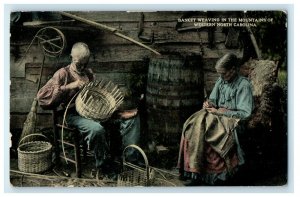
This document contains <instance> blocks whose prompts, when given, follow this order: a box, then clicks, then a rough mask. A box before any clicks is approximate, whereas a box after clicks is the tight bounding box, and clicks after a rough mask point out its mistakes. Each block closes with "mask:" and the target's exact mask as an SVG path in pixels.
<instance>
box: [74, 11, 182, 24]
mask: <svg viewBox="0 0 300 197" xmlns="http://www.w3.org/2000/svg"><path fill="white" fill-rule="evenodd" d="M70 13H72V14H75V15H77V16H80V17H84V18H86V19H89V20H93V21H97V22H109V21H120V22H133V21H134V22H138V21H139V20H140V13H141V12H134V11H133V12H125V11H124V12H123V11H107V12H104V11H100V12H97V11H95V12H94V11H93V12H70ZM143 13H144V16H145V17H144V18H145V21H174V20H176V21H177V19H178V18H180V17H181V16H182V15H183V13H184V12H182V11H178V12H173V11H172V12H171V11H151V12H146V11H145V12H143Z"/></svg>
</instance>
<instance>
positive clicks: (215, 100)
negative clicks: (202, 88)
mask: <svg viewBox="0 0 300 197" xmlns="http://www.w3.org/2000/svg"><path fill="white" fill-rule="evenodd" d="M220 83H221V79H220V78H219V79H218V80H217V82H216V84H215V86H214V88H213V90H212V91H211V93H210V95H209V101H210V102H212V103H213V104H214V105H215V106H218V98H219V86H220Z"/></svg>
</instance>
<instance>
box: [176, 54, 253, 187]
mask: <svg viewBox="0 0 300 197" xmlns="http://www.w3.org/2000/svg"><path fill="white" fill-rule="evenodd" d="M237 62H238V61H237V57H236V56H235V55H234V54H231V53H229V54H226V55H224V56H223V57H222V58H220V59H219V61H218V62H217V64H216V66H215V68H216V71H217V73H218V74H219V75H220V77H219V79H218V80H217V82H216V84H215V86H214V88H213V90H212V92H211V94H210V96H209V100H207V101H205V102H204V103H203V109H202V110H200V111H198V112H196V113H194V114H193V115H192V116H190V117H189V118H188V119H187V120H186V122H185V124H184V126H183V132H182V137H181V143H180V151H179V158H178V168H179V170H180V175H181V178H190V179H191V180H192V181H191V183H190V185H199V184H201V182H204V184H209V185H215V184H216V183H217V182H219V181H226V180H228V179H229V178H230V177H232V175H233V174H234V173H235V172H236V171H237V169H238V166H239V165H242V164H243V163H244V159H243V152H242V150H241V147H240V145H239V141H238V134H240V133H241V132H243V129H242V123H243V122H244V120H247V119H248V118H249V117H250V115H251V113H252V110H253V96H252V88H251V84H250V82H249V81H248V80H247V79H246V78H244V77H242V76H240V75H239V74H238V64H237Z"/></svg>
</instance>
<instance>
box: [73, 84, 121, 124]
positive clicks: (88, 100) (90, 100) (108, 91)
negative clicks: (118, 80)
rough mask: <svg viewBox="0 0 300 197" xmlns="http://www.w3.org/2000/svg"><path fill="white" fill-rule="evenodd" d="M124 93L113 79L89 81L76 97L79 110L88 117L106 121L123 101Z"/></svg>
mask: <svg viewBox="0 0 300 197" xmlns="http://www.w3.org/2000/svg"><path fill="white" fill-rule="evenodd" d="M123 98H124V96H123V94H122V92H121V91H120V90H119V89H118V86H116V85H114V84H113V83H112V82H111V81H104V80H102V81H94V82H90V83H88V84H87V85H86V86H85V87H84V88H83V89H82V90H81V92H80V93H79V95H78V96H77V98H76V101H75V105H76V110H77V112H78V113H79V114H80V115H81V116H83V117H85V118H88V119H94V120H99V121H105V120H107V119H108V118H110V117H111V115H112V114H113V112H114V111H115V110H116V109H117V108H118V107H119V106H120V105H121V103H122V102H123Z"/></svg>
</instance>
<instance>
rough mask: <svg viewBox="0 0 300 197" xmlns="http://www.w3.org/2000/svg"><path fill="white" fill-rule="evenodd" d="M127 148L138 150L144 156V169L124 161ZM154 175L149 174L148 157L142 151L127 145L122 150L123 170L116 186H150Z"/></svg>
mask: <svg viewBox="0 0 300 197" xmlns="http://www.w3.org/2000/svg"><path fill="white" fill-rule="evenodd" d="M129 148H134V149H136V150H138V151H139V152H140V153H141V155H142V156H143V158H144V162H145V169H144V168H141V167H139V166H136V165H134V164H132V163H129V162H127V161H126V156H125V155H126V151H127V150H128V149H129ZM153 178H154V175H153V174H152V175H150V168H149V163H148V159H147V157H146V154H145V153H144V151H143V150H142V149H141V148H140V147H138V146H136V145H129V146H127V147H126V148H125V149H124V151H123V172H121V173H120V174H119V176H118V180H117V186H150V185H151V184H152V182H153Z"/></svg>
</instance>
